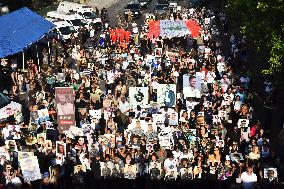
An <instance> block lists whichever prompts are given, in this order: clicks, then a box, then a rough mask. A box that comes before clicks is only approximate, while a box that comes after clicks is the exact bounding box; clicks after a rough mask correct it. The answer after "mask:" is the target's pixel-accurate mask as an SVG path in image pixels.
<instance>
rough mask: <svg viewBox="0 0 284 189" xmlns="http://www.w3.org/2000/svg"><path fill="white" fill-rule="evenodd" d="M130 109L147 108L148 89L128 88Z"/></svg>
mask: <svg viewBox="0 0 284 189" xmlns="http://www.w3.org/2000/svg"><path fill="white" fill-rule="evenodd" d="M129 103H130V108H132V109H136V108H137V106H140V107H141V108H147V105H148V87H130V88H129Z"/></svg>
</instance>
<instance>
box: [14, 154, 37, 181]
mask: <svg viewBox="0 0 284 189" xmlns="http://www.w3.org/2000/svg"><path fill="white" fill-rule="evenodd" d="M19 162H20V167H21V170H22V174H23V177H24V180H25V181H35V180H39V179H41V173H40V169H39V164H38V159H37V157H36V156H32V157H29V158H24V159H21V160H19Z"/></svg>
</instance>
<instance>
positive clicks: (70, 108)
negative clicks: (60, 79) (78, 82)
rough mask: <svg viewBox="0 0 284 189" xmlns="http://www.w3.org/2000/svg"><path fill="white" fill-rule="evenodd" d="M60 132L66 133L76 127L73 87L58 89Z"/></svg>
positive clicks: (56, 92)
mask: <svg viewBox="0 0 284 189" xmlns="http://www.w3.org/2000/svg"><path fill="white" fill-rule="evenodd" d="M55 94H56V104H57V122H58V127H57V128H58V131H59V132H60V133H64V131H66V130H69V128H70V126H72V125H75V108H74V91H73V88H72V87H56V88H55Z"/></svg>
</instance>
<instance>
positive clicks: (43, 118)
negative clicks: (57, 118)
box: [37, 109, 50, 124]
mask: <svg viewBox="0 0 284 189" xmlns="http://www.w3.org/2000/svg"><path fill="white" fill-rule="evenodd" d="M37 112H38V123H39V124H41V123H43V122H47V121H49V120H50V119H49V114H48V109H41V110H38V111H37Z"/></svg>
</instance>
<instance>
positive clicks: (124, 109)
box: [119, 96, 129, 114]
mask: <svg viewBox="0 0 284 189" xmlns="http://www.w3.org/2000/svg"><path fill="white" fill-rule="evenodd" d="M119 109H120V111H121V112H122V113H124V114H126V113H128V111H129V103H128V102H127V101H126V100H125V97H124V96H123V97H121V101H119Z"/></svg>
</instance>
